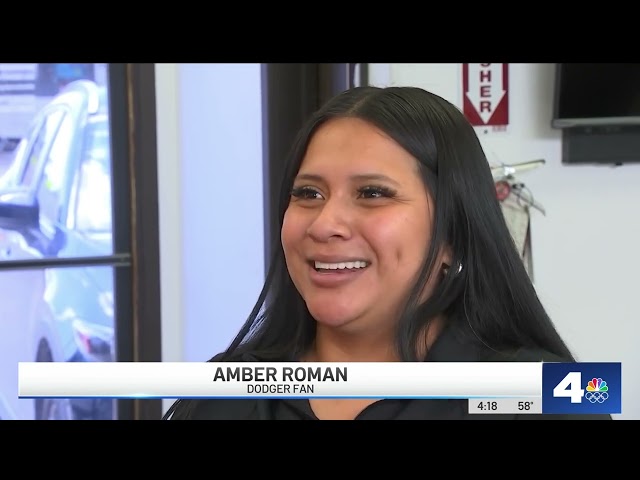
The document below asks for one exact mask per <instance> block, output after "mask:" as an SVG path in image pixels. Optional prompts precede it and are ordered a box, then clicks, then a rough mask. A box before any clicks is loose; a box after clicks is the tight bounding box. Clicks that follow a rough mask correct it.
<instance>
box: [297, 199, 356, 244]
mask: <svg viewBox="0 0 640 480" xmlns="http://www.w3.org/2000/svg"><path fill="white" fill-rule="evenodd" d="M350 218H351V214H350V211H349V207H348V206H346V205H344V204H343V203H342V202H340V201H339V199H334V200H329V201H326V202H325V203H324V204H323V205H322V207H320V208H319V209H318V213H317V215H316V217H315V218H314V219H313V222H312V223H311V225H309V228H308V229H307V234H308V235H309V236H310V237H311V238H312V239H313V240H315V241H317V242H327V241H329V240H330V239H332V238H342V239H344V240H347V239H349V238H351V220H350Z"/></svg>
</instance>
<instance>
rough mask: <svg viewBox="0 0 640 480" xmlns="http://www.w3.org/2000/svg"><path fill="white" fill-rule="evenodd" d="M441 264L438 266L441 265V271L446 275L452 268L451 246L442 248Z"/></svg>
mask: <svg viewBox="0 0 640 480" xmlns="http://www.w3.org/2000/svg"><path fill="white" fill-rule="evenodd" d="M438 260H439V262H438V264H440V265H441V267H440V268H441V269H442V271H443V273H444V274H445V275H446V274H447V272H448V271H449V268H451V262H452V261H453V249H452V248H451V247H450V246H449V245H446V246H445V247H443V248H442V250H441V251H440V256H439V259H438Z"/></svg>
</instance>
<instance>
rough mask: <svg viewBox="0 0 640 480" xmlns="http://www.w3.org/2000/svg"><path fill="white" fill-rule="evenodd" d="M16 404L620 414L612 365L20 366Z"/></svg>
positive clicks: (618, 381)
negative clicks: (97, 401)
mask: <svg viewBox="0 0 640 480" xmlns="http://www.w3.org/2000/svg"><path fill="white" fill-rule="evenodd" d="M18 382H19V383H18V395H19V397H20V398H115V399H118V398H121V399H132V398H141V399H150V398H236V399H245V398H374V399H382V398H405V399H468V401H469V411H470V413H478V414H483V413H484V414H491V413H494V414H498V413H583V414H584V413H609V414H615V413H622V366H621V364H620V363H539V362H474V363H470V362H442V363H439V362H415V363H414V362H387V363H376V362H357V363H328V362H322V363H307V362H296V363H287V362H277V363H269V362H259V363H251V362H242V363H231V362H195V363H192V362H105V363H100V362H77V363H76V362H43V363H39V362H27V363H20V364H19V365H18Z"/></svg>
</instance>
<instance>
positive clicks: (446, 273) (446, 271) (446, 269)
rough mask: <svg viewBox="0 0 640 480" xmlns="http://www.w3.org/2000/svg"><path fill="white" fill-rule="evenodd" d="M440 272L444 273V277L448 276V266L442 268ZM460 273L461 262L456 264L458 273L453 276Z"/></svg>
mask: <svg viewBox="0 0 640 480" xmlns="http://www.w3.org/2000/svg"><path fill="white" fill-rule="evenodd" d="M442 271H443V272H444V274H445V275H449V267H448V266H446V267H444V269H443V270H442ZM461 271H462V262H459V263H458V271H457V272H456V273H455V274H456V275H458V274H459V273H460V272H461Z"/></svg>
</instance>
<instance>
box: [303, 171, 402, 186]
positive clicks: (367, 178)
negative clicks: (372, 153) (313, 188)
mask: <svg viewBox="0 0 640 480" xmlns="http://www.w3.org/2000/svg"><path fill="white" fill-rule="evenodd" d="M349 179H350V180H352V181H359V182H371V181H378V182H387V183H391V184H393V185H396V186H398V187H399V186H400V184H399V183H398V182H397V181H395V180H394V179H392V178H391V177H388V176H387V175H383V174H381V173H360V174H357V175H351V176H350V177H349ZM296 180H306V181H313V182H324V181H325V179H324V178H323V177H322V175H317V174H314V173H301V174H299V175H298V176H297V177H296Z"/></svg>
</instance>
